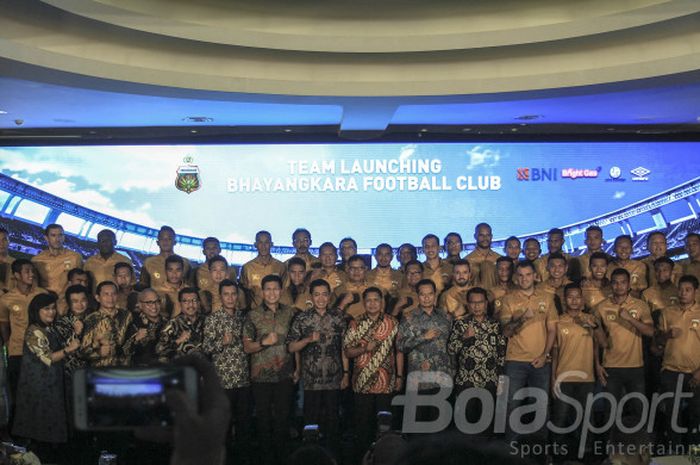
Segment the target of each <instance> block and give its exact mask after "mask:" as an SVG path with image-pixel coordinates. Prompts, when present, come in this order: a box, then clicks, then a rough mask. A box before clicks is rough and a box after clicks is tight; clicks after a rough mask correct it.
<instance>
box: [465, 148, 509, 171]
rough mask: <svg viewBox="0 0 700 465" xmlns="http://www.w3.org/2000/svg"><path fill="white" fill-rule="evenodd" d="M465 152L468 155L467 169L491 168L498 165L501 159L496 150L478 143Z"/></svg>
mask: <svg viewBox="0 0 700 465" xmlns="http://www.w3.org/2000/svg"><path fill="white" fill-rule="evenodd" d="M466 154H467V155H468V156H469V164H468V165H467V169H468V170H472V169H474V168H480V167H483V168H493V167H495V166H498V162H499V160H500V159H501V154H500V152H499V151H498V150H492V149H489V148H485V147H482V146H480V145H477V146H475V147H473V148H472V149H470V150H467V151H466Z"/></svg>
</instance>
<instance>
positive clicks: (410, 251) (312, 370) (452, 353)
mask: <svg viewBox="0 0 700 465" xmlns="http://www.w3.org/2000/svg"><path fill="white" fill-rule="evenodd" d="M45 239H46V244H47V248H46V250H44V251H43V252H41V253H40V254H38V255H36V256H35V257H32V259H31V260H27V259H22V258H19V259H14V258H12V257H11V256H10V255H9V253H8V250H9V247H8V245H9V244H8V233H7V231H6V230H4V229H0V264H1V265H2V267H3V268H2V270H4V271H3V273H2V274H1V275H0V278H2V281H3V282H2V283H0V284H2V296H0V333H1V335H2V338H3V341H4V344H5V346H6V350H7V355H8V357H7V372H8V380H9V383H8V391H9V394H10V398H11V399H13V402H12V404H13V406H14V409H13V424H12V430H11V431H12V434H13V435H16V436H19V437H24V438H29V439H32V440H34V441H36V442H37V443H40V444H56V443H63V442H66V441H68V439H69V436H70V435H71V434H72V432H71V428H70V427H69V421H68V420H67V419H68V418H70V416H69V415H68V414H67V413H66V409H67V405H68V404H67V403H66V401H65V400H64V399H66V398H67V393H68V392H69V389H70V374H71V373H72V372H73V371H74V370H75V369H76V368H79V367H85V366H91V367H106V366H128V365H133V366H149V365H154V364H159V363H169V362H170V361H172V360H173V359H174V358H176V357H179V356H182V355H185V354H190V353H199V354H202V355H203V356H205V357H207V358H210V359H211V360H212V362H213V363H214V365H215V367H216V370H217V373H218V374H219V377H220V381H221V384H222V386H223V388H224V389H225V390H226V393H227V395H228V397H229V400H230V404H231V408H232V414H233V419H234V423H235V443H236V445H237V447H238V450H239V451H240V456H241V457H244V458H245V457H249V456H250V453H251V451H250V445H251V444H253V443H257V444H258V445H259V446H260V447H259V451H260V453H261V454H262V456H263V459H264V462H265V463H278V462H281V461H282V460H283V459H284V457H285V454H286V446H287V439H288V437H289V434H290V416H291V414H290V409H293V405H294V401H293V398H294V393H295V389H301V390H303V416H304V423H305V424H317V425H320V431H321V433H322V436H323V438H324V443H325V444H326V445H327V446H328V447H329V448H330V449H331V450H333V451H335V452H337V451H338V450H339V447H340V435H341V431H340V428H339V425H340V423H339V422H338V412H339V408H340V407H341V404H342V407H343V408H342V409H341V410H342V411H344V412H345V413H346V414H347V413H348V412H352V415H351V416H352V421H347V422H346V423H343V424H347V425H350V426H348V428H349V429H351V430H352V431H353V432H354V436H355V438H356V440H355V444H356V448H355V449H356V451H357V455H359V454H360V453H361V452H362V451H364V450H366V449H367V447H368V446H369V444H370V443H371V441H372V438H373V437H374V434H375V431H374V427H375V421H374V418H375V415H376V412H378V411H383V410H391V400H392V397H393V396H394V395H395V394H396V393H400V392H402V391H403V390H405V389H406V385H405V380H406V378H407V376H408V375H409V374H411V373H412V372H423V373H427V372H431V373H437V372H439V373H445V374H447V375H448V376H450V377H451V378H452V379H453V380H454V385H455V390H454V393H455V395H456V394H459V393H460V392H462V391H463V390H465V389H468V388H471V387H478V388H484V389H487V390H488V391H489V392H490V393H491V394H492V395H494V396H495V395H496V392H497V390H498V388H499V384H501V385H502V383H503V379H504V376H502V375H505V377H506V378H507V379H508V380H509V383H508V392H509V395H508V411H509V412H512V411H513V409H515V408H516V407H517V406H518V405H519V402H518V401H516V400H515V399H514V394H515V392H517V390H518V389H520V388H521V387H525V386H529V387H536V388H541V389H544V390H546V391H549V390H550V388H551V387H552V386H553V385H554V384H555V381H556V384H557V386H558V389H559V390H560V392H561V393H564V394H566V395H568V396H570V397H571V398H574V399H577V400H578V401H580V402H581V404H582V405H583V404H585V399H586V397H587V396H588V395H589V394H590V393H593V392H595V391H596V389H601V388H602V389H604V390H607V391H608V392H610V393H611V394H612V395H613V396H614V397H615V398H616V399H618V400H619V399H621V398H622V397H623V396H624V395H625V394H628V393H634V392H638V393H643V394H644V395H648V396H651V395H652V394H653V393H654V392H674V391H675V390H676V383H677V381H678V379H680V380H681V381H680V383H681V384H680V385H681V387H682V390H684V391H685V392H687V393H690V394H691V395H692V397H691V398H690V400H689V401H688V402H686V403H684V404H683V405H682V411H681V412H680V413H681V414H682V415H685V416H686V417H687V418H686V421H688V422H690V423H691V425H696V427H697V425H698V419H699V418H700V394H699V391H698V386H699V385H700V305H698V303H697V302H696V291H697V288H698V277H700V236H699V235H698V234H695V233H689V234H688V235H687V237H686V239H685V241H686V250H687V252H688V255H689V258H688V259H686V260H684V261H683V262H674V261H672V260H670V259H669V258H668V257H666V252H667V250H666V238H665V236H664V235H663V234H662V233H660V232H656V233H652V234H650V235H649V237H648V250H649V252H650V255H649V256H648V257H647V258H645V259H644V260H641V261H639V260H635V259H632V258H631V254H632V247H633V244H632V239H631V238H630V237H629V236H624V235H623V236H618V237H617V238H615V244H614V256H609V255H608V254H606V253H604V252H603V250H602V246H603V243H604V241H603V234H602V231H601V229H600V228H598V227H595V226H592V227H589V228H588V229H587V230H586V245H587V251H586V253H584V254H583V255H581V256H578V257H572V256H570V255H568V254H566V253H564V252H563V250H562V246H563V244H564V235H563V232H562V231H561V230H558V229H552V230H551V231H550V232H549V234H548V241H547V246H548V253H547V254H542V253H541V249H540V243H539V242H538V241H537V240H535V239H532V238H531V239H527V240H525V241H524V242H523V243H522V244H521V242H520V240H519V239H517V238H515V237H511V238H509V239H508V240H507V241H506V243H505V248H504V251H503V252H504V254H505V255H503V256H501V255H500V254H499V253H497V252H496V251H494V250H492V248H491V241H492V231H491V227H490V226H489V225H488V224H486V223H481V224H479V225H477V226H476V227H475V230H474V239H475V240H476V248H475V249H474V250H473V251H472V252H470V253H469V254H468V255H467V256H466V257H462V256H461V254H462V253H463V248H464V247H463V243H462V238H461V236H460V235H459V234H458V233H450V234H448V235H447V236H446V237H445V238H444V240H443V241H442V246H441V241H440V238H438V237H437V236H435V235H433V234H428V235H426V236H425V237H424V238H423V240H422V244H421V246H422V253H423V255H424V256H425V261H423V262H419V261H417V249H416V247H415V246H413V245H411V244H403V245H402V246H400V247H399V248H398V249H397V250H398V253H397V255H398V260H399V262H400V265H401V266H400V269H398V270H394V269H392V268H391V262H392V260H393V258H394V249H393V248H392V247H391V246H390V245H388V244H380V245H379V246H377V247H376V249H375V260H376V263H377V266H376V267H375V268H373V269H371V270H368V266H367V264H366V263H365V260H364V258H363V257H362V256H360V255H357V244H356V243H355V241H354V240H352V239H351V238H345V239H343V240H342V241H341V242H340V244H339V250H338V248H336V246H335V245H334V244H332V243H330V242H328V243H324V244H322V245H321V246H320V247H319V256H318V257H315V256H313V255H311V254H310V253H309V247H310V245H311V234H310V233H309V231H307V230H305V229H297V230H296V231H294V233H293V235H292V240H293V245H294V247H295V249H296V252H297V253H296V255H295V256H294V257H293V258H291V259H289V260H288V261H287V262H284V263H283V262H280V261H278V260H276V259H275V258H274V257H272V256H271V254H270V250H271V247H272V245H273V244H272V237H271V234H270V233H269V232H266V231H260V232H258V233H257V234H256V237H255V247H256V249H257V251H258V255H257V256H256V258H254V259H253V260H251V261H250V262H248V263H246V264H245V265H243V267H242V268H241V269H240V270H237V269H235V268H233V267H230V266H229V265H228V263H227V261H226V260H225V259H224V258H223V257H222V256H221V255H220V253H221V248H220V245H219V241H218V240H217V239H216V238H207V239H206V240H205V241H204V245H203V253H204V256H205V261H204V262H203V263H202V264H201V265H200V266H198V267H196V268H195V267H194V266H193V265H192V264H191V263H190V262H189V261H188V260H187V259H185V258H183V257H180V256H178V255H176V254H175V253H174V250H173V249H174V246H175V244H176V235H175V231H173V229H172V228H170V227H168V226H164V227H162V228H161V230H160V232H159V234H158V246H159V248H160V253H159V254H158V255H155V256H152V257H149V258H147V259H146V260H145V262H144V265H143V268H142V269H141V270H140V274H139V280H138V282H137V280H136V276H137V274H136V273H135V271H136V270H134V269H133V266H132V264H131V261H130V259H129V258H128V257H126V256H125V255H122V254H119V253H118V252H116V251H115V246H116V237H115V235H114V233H113V232H112V231H109V230H104V231H101V232H100V233H99V234H98V236H97V248H98V251H97V253H95V255H93V256H90V257H88V258H87V260H85V261H83V257H82V256H80V255H79V254H78V253H76V252H73V251H71V250H68V249H66V248H65V247H64V240H65V237H64V232H63V228H62V227H61V226H60V225H56V224H53V225H49V226H48V227H46V230H45ZM339 252H340V261H339V260H338V255H339ZM441 252H443V253H442V255H444V256H445V258H442V257H441ZM523 257H524V258H523ZM574 372H575V373H578V374H577V375H576V376H572V375H571V373H574ZM581 373H582V374H583V375H581ZM299 386H300V387H299ZM428 392H430V391H428ZM557 392H559V391H557ZM348 393H351V394H348ZM631 404H634V403H631ZM253 406H254V412H255V428H254V430H255V441H253V440H252V439H253V438H252V436H251V435H252V431H253V428H251V426H252V423H251V421H252V420H251V413H252V412H253ZM550 407H551V416H552V419H553V421H555V422H558V423H561V424H564V423H566V422H567V421H570V417H571V415H572V412H571V408H570V406H569V404H567V403H565V402H561V401H560V400H558V399H557V396H555V398H554V401H553V402H552V405H551V406H550ZM480 413H481V411H480V409H478V408H477V407H473V406H472V408H470V409H468V411H467V412H466V414H467V418H469V419H471V420H472V421H474V420H475V419H478V418H479V415H480ZM625 414H626V415H630V416H631V417H640V416H641V414H642V412H641V406H639V407H638V406H636V405H631V406H630V408H629V411H626V412H625ZM667 417H670V414H669V415H667ZM662 429H663V430H664V431H666V430H668V428H662ZM505 438H506V440H507V441H511V440H512V441H516V440H519V439H520V438H519V436H518V434H517V431H513V430H512V429H511V428H510V427H507V428H506V431H505ZM576 439H577V438H576V435H575V434H574V435H568V436H564V437H555V436H552V437H550V438H549V439H548V440H549V441H554V442H560V443H561V444H567V445H568V447H567V448H566V449H565V450H564V453H561V454H559V457H558V458H559V459H563V458H565V457H566V456H567V455H568V456H570V455H571V453H572V451H573V450H574V449H575V447H574V443H575V442H576ZM670 439H673V440H674V441H696V442H697V438H696V437H694V436H693V434H692V433H689V434H687V435H683V436H682V437H672V438H670ZM545 440H547V439H546V438H545ZM560 450H561V449H560ZM555 455H556V454H555Z"/></svg>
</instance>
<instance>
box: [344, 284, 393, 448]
mask: <svg viewBox="0 0 700 465" xmlns="http://www.w3.org/2000/svg"><path fill="white" fill-rule="evenodd" d="M362 303H363V305H364V307H365V313H363V314H362V315H359V316H358V317H357V318H355V319H353V320H352V321H351V322H350V327H349V329H348V331H347V333H345V339H344V340H343V350H344V351H345V355H346V356H347V358H351V359H354V360H355V366H354V368H353V373H352V390H353V392H354V398H355V408H354V410H355V411H354V417H355V421H354V423H355V431H356V433H357V442H356V443H355V452H356V456H357V457H361V456H362V455H361V454H364V452H366V451H367V448H368V447H369V445H370V444H371V443H372V438H374V433H375V431H374V426H375V425H376V422H375V421H373V419H374V418H376V416H377V412H381V411H387V412H388V411H390V410H391V397H392V394H393V393H394V391H395V390H398V389H399V386H400V385H401V378H403V374H402V371H403V367H400V368H398V369H397V366H396V351H395V348H394V341H395V339H396V334H397V332H398V329H399V322H398V320H397V319H396V318H394V317H393V316H391V315H389V314H387V313H384V298H383V296H382V291H381V289H379V288H377V287H368V288H367V289H365V291H364V292H363V293H362Z"/></svg>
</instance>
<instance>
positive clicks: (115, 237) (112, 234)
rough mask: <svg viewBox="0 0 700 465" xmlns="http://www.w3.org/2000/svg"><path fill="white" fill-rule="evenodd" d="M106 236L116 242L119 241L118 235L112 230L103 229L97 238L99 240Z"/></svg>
mask: <svg viewBox="0 0 700 465" xmlns="http://www.w3.org/2000/svg"><path fill="white" fill-rule="evenodd" d="M105 234H108V235H110V236H112V237H113V238H114V240H115V241H116V240H117V235H116V234H115V233H114V231H112V230H111V229H106V228H105V229H102V230H100V232H98V233H97V238H98V239H99V238H100V236H104V235H105Z"/></svg>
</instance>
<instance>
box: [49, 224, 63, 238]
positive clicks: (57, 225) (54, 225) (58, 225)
mask: <svg viewBox="0 0 700 465" xmlns="http://www.w3.org/2000/svg"><path fill="white" fill-rule="evenodd" d="M52 229H60V230H61V231H63V226H61V225H60V224H58V223H51V224H49V225H47V226H46V227H45V228H44V236H48V235H49V232H50V231H51V230H52Z"/></svg>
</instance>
